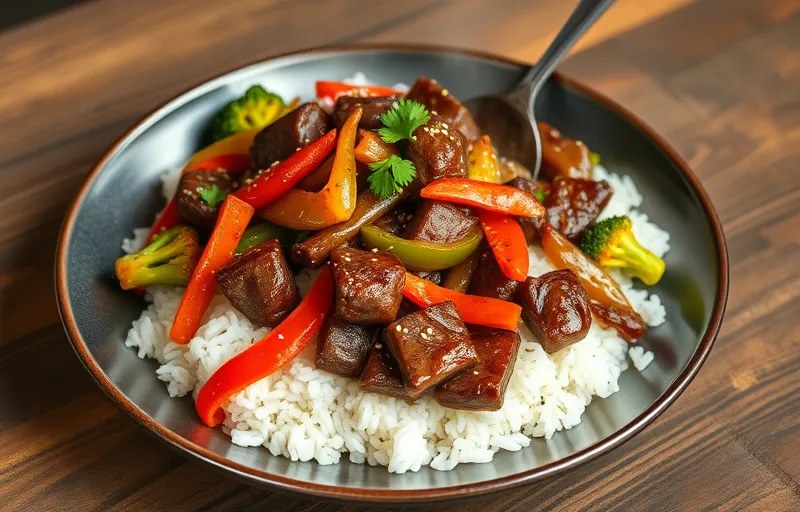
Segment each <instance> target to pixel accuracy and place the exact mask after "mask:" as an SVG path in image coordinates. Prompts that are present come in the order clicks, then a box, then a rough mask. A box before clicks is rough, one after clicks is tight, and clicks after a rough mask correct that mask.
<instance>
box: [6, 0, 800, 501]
mask: <svg viewBox="0 0 800 512" xmlns="http://www.w3.org/2000/svg"><path fill="white" fill-rule="evenodd" d="M571 7H572V5H571V2H563V1H562V0H539V1H534V0H503V1H488V0H464V1H459V2H456V1H440V0H404V1H403V2H392V3H389V2H376V1H375V0H352V1H347V2H338V1H337V2H332V1H323V0H319V1H310V0H292V1H281V0H246V1H233V0H228V1H225V2H218V1H214V0H197V1H188V0H181V1H170V2H162V1H161V0H137V1H128V0H97V1H93V2H89V3H86V4H82V5H80V6H78V7H76V8H74V9H69V10H66V11H62V12H59V13H57V14H55V15H53V16H50V17H47V18H44V19H41V20H38V21H35V22H31V23H27V24H25V25H22V26H20V27H17V28H13V29H9V30H6V31H4V32H0V509H2V510H14V509H27V510H55V509H73V510H84V509H103V508H114V509H121V510H126V509H127V510H140V509H145V510H161V509H169V510H196V509H203V510H251V509H252V510H256V509H262V508H263V509H270V510H301V509H313V510H318V511H323V510H337V509H339V508H340V507H341V506H340V505H336V504H329V503H321V502H314V501H310V500H307V499H305V498H299V497H293V496H278V495H274V494H271V493H269V492H264V491H260V490H256V489H252V488H249V487H247V486H245V485H243V484H241V483H240V482H237V481H233V480H228V479H226V478H224V477H221V476H220V475H219V474H217V473H216V472H212V471H211V470H209V469H208V468H206V467H204V466H201V465H200V464H197V463H194V462H190V461H187V460H185V459H183V458H182V457H180V456H178V455H176V454H175V453H174V452H173V451H171V450H168V449H167V448H165V447H164V446H163V445H162V444H160V443H159V442H157V441H156V440H154V439H153V438H151V437H150V436H148V435H147V434H145V432H144V431H143V429H141V428H140V427H138V426H136V425H135V424H134V422H133V421H131V420H130V419H129V418H128V417H126V416H125V415H123V414H122V413H121V412H120V411H118V410H117V409H116V408H115V407H114V406H113V405H112V404H111V403H110V402H109V401H108V400H107V399H106V398H105V397H104V396H103V395H102V394H101V393H100V391H99V390H98V389H97V388H96V387H95V385H94V384H93V382H92V381H91V380H90V378H89V377H88V375H87V374H86V372H84V370H83V369H82V368H81V367H80V364H79V363H78V361H77V359H76V357H75V356H74V355H73V353H72V350H71V348H70V347H69V345H68V343H67V340H66V337H65V335H64V333H63V331H62V328H61V325H60V323H59V320H58V315H57V309H56V305H55V301H54V293H53V256H54V248H55V239H56V235H57V233H58V229H59V225H60V222H61V219H62V216H63V214H64V211H65V209H66V207H67V205H68V203H69V201H70V199H71V197H72V196H73V194H74V193H75V192H76V190H77V188H78V187H79V185H80V183H81V182H82V180H83V179H84V177H85V175H86V173H87V172H88V170H89V169H90V167H91V166H92V164H93V163H94V162H95V161H96V160H97V158H98V157H99V156H100V155H101V154H102V152H103V151H104V150H105V149H106V148H107V147H108V146H109V145H110V144H111V143H112V142H113V141H114V140H115V139H116V138H117V137H118V136H119V135H120V134H122V133H123V131H124V130H125V129H126V128H127V127H128V126H130V125H131V124H132V123H134V122H135V121H136V120H138V119H139V118H140V117H141V116H142V115H143V114H145V113H146V112H148V111H150V110H151V109H152V108H154V107H155V106H157V105H159V104H160V103H162V102H163V101H165V100H166V99H168V98H170V97H171V96H173V95H174V94H176V93H178V92H180V91H181V90H183V89H185V88H186V87H188V86H189V85H191V84H194V83H195V82H198V81H199V80H202V79H203V78H205V77H207V76H209V75H212V74H214V73H216V72H218V71H220V70H223V69H228V68H231V67H233V66H236V65H239V64H242V63H245V62H248V61H252V60H254V59H256V58H260V57H267V56H269V55H272V54H276V53H279V52H285V51H289V50H293V49H298V48H301V47H308V46H314V45H322V44H333V43H336V44H343V43H348V42H355V41H377V40H380V41H402V42H433V43H443V44H450V45H460V46H465V47H471V48H480V49H485V50H489V51H494V52H499V53H504V54H507V55H511V56H514V57H517V58H521V59H525V60H528V61H533V60H535V59H536V58H537V56H538V55H539V54H540V52H541V51H542V49H543V48H544V46H545V45H546V43H547V41H548V40H549V39H550V38H551V37H552V35H553V33H554V32H555V30H556V29H557V28H558V26H559V25H560V23H561V22H562V20H563V19H564V18H565V17H566V15H567V13H568V12H569V10H570V9H571ZM561 69H562V71H564V72H565V73H567V74H568V75H570V76H573V77H575V78H578V79H580V80H583V81H586V82H588V83H590V84H593V85H594V86H595V87H596V88H598V89H599V90H601V91H602V92H604V93H606V94H609V95H610V96H612V97H613V98H615V99H617V100H618V101H620V102H621V103H622V104H623V105H625V106H627V107H628V108H630V109H631V110H633V111H634V112H635V113H637V114H638V115H640V116H641V117H642V118H644V120H645V121H647V122H648V123H650V124H651V125H653V126H654V127H655V128H656V129H657V130H658V131H660V132H661V133H663V134H664V135H665V137H666V138H667V140H668V141H669V142H670V143H672V144H673V145H674V146H675V147H676V148H677V149H678V151H679V152H680V153H681V154H682V155H683V156H684V157H685V158H686V159H687V161H688V162H689V163H690V165H691V166H692V167H693V168H694V169H695V170H696V172H697V173H698V175H699V176H700V178H701V180H702V182H703V184H704V185H705V187H706V189H707V190H708V192H709V193H710V195H711V198H712V199H713V201H714V203H715V205H716V207H717V210H718V212H719V215H720V217H721V219H722V221H723V224H724V226H725V230H726V234H727V239H728V246H729V251H730V257H731V263H732V266H731V278H732V283H731V284H732V286H731V293H730V300H729V303H728V313H727V315H726V318H725V322H724V324H723V328H722V333H721V335H720V337H719V340H718V342H717V344H716V347H715V348H714V350H713V352H712V354H711V356H710V358H709V360H708V362H707V363H706V365H705V367H704V368H703V369H702V371H701V372H700V374H699V376H698V377H697V379H696V380H695V381H694V383H693V384H692V385H691V386H690V387H689V389H688V391H687V392H686V393H684V394H683V396H681V397H680V399H679V400H678V401H677V403H676V404H675V405H674V406H673V407H672V408H670V409H669V410H668V411H667V412H666V413H665V414H664V415H663V416H662V417H661V418H659V419H658V420H657V421H656V422H655V423H654V424H652V425H651V426H650V427H648V428H647V429H646V430H645V431H644V432H643V433H642V434H640V435H639V436H637V437H636V438H635V439H633V440H632V441H631V442H629V443H627V444H625V445H624V446H623V447H621V448H619V449H617V450H615V451H613V452H611V453H609V454H607V455H605V456H603V457H601V458H599V459H597V460H595V461H593V462H592V463H590V464H587V465H585V466H583V467H581V468H579V469H577V470H575V471H572V472H570V473H569V474H565V475H563V476H560V477H558V478H554V479H551V480H549V481H546V482H544V483H541V484H538V485H533V486H528V487H522V488H518V489H515V490H512V491H507V492H503V493H501V494H497V495H493V496H487V497H481V498H475V499H471V500H468V501H465V502H461V503H455V504H445V505H443V506H435V507H434V506H431V507H429V509H431V510H433V509H440V508H443V509H446V510H464V509H469V510H476V511H479V510H518V511H522V510H531V509H563V510H580V509H583V510H604V509H624V510H712V509H723V510H742V509H750V510H769V511H782V510H787V511H788V510H800V343H799V342H800V329H798V327H800V300H798V296H800V169H799V162H800V1H798V0H660V1H658V2H646V1H644V0H618V2H617V4H616V5H615V6H614V7H613V8H612V9H611V10H610V11H609V13H608V14H607V15H606V17H604V18H603V19H602V20H601V21H600V22H599V24H598V25H597V26H596V27H595V28H593V29H592V31H591V32H590V33H589V34H587V36H586V37H585V39H584V40H582V41H581V42H580V44H579V46H578V47H577V48H576V51H575V52H574V54H573V56H572V57H571V58H570V59H569V60H568V61H567V62H566V63H565V64H564V65H563V66H562V67H561Z"/></svg>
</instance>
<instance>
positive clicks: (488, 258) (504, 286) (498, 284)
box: [467, 251, 520, 302]
mask: <svg viewBox="0 0 800 512" xmlns="http://www.w3.org/2000/svg"><path fill="white" fill-rule="evenodd" d="M519 285H520V282H519V281H514V280H513V279H509V278H508V277H507V276H506V275H505V274H504V273H503V271H502V269H500V265H499V264H498V263H497V258H495V257H494V254H492V251H487V252H485V253H484V254H481V256H480V258H478V268H476V269H475V272H474V273H473V274H472V279H471V280H470V282H469V288H468V289H467V293H468V294H470V295H481V296H483V297H492V298H494V299H500V300H505V301H509V302H512V301H513V300H514V297H516V294H517V288H519Z"/></svg>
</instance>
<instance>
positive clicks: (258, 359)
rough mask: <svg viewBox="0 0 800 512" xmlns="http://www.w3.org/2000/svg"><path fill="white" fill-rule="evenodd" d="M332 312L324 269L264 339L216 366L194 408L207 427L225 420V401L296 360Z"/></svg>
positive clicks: (330, 289)
mask: <svg viewBox="0 0 800 512" xmlns="http://www.w3.org/2000/svg"><path fill="white" fill-rule="evenodd" d="M332 309H333V278H332V277H331V269H330V267H328V266H325V267H324V268H323V269H322V272H320V273H319V275H318V276H317V279H316V281H314V285H313V286H312V287H311V290H309V292H308V294H307V295H306V296H305V298H303V301H302V302H301V303H300V305H299V306H297V308H295V310H294V311H292V312H291V313H290V314H289V316H288V317H286V319H285V320H284V321H283V322H281V323H280V324H279V325H278V326H277V327H275V328H274V329H273V330H272V331H270V332H269V334H267V335H266V336H265V337H264V338H262V339H261V340H259V341H257V342H255V343H254V344H253V345H251V346H250V347H248V348H247V349H245V350H244V352H241V353H239V354H238V355H236V356H235V357H233V358H232V359H230V360H228V361H227V362H226V363H225V364H223V365H222V366H220V367H219V369H217V371H216V372H214V374H213V375H212V376H211V378H210V379H208V381H207V382H206V383H205V384H204V385H203V387H202V388H200V392H199V393H198V394H197V401H196V402H195V408H196V409H197V414H199V415H200V419H201V420H203V423H205V424H206V425H208V426H209V427H214V426H217V425H219V424H220V423H222V422H223V421H224V420H225V412H224V411H223V410H222V409H221V408H220V407H221V406H222V404H223V403H224V402H225V400H228V399H229V398H230V397H231V395H234V394H236V393H238V392H240V391H242V390H243V389H245V388H246V387H247V386H249V385H251V384H253V383H254V382H257V381H259V380H261V379H263V378H264V377H267V376H268V375H270V374H272V373H274V372H276V371H278V370H279V369H280V368H281V367H283V366H284V365H285V364H286V363H288V362H290V361H291V360H292V359H294V358H295V357H297V354H299V353H300V352H301V351H302V350H303V349H304V348H305V347H306V345H308V342H309V341H310V340H311V338H313V337H314V335H315V334H316V333H317V331H319V329H320V327H321V326H322V323H323V322H324V321H325V317H327V316H328V314H330V312H331V310H332Z"/></svg>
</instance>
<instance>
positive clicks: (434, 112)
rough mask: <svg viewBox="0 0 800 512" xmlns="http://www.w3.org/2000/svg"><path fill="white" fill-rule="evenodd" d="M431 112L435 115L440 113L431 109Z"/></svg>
mask: <svg viewBox="0 0 800 512" xmlns="http://www.w3.org/2000/svg"><path fill="white" fill-rule="evenodd" d="M431 114H433V115H435V116H438V115H439V113H438V112H436V111H435V110H431Z"/></svg>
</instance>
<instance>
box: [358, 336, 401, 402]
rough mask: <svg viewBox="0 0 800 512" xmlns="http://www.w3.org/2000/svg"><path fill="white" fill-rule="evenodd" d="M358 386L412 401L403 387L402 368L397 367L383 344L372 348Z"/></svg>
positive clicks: (365, 389) (377, 344)
mask: <svg viewBox="0 0 800 512" xmlns="http://www.w3.org/2000/svg"><path fill="white" fill-rule="evenodd" d="M358 384H359V386H361V389H363V390H364V391H370V392H372V393H380V394H382V395H389V396H393V397H396V398H401V399H403V400H410V399H411V395H410V394H409V392H408V391H407V390H406V388H405V386H404V385H403V376H402V374H401V373H400V367H399V366H397V361H395V360H394V357H393V356H392V354H390V353H389V350H388V349H387V348H386V347H385V346H384V345H383V344H382V343H376V344H375V345H374V346H373V347H372V350H371V351H370V353H369V358H368V359H367V365H366V366H365V367H364V371H363V372H361V378H360V379H359V380H358Z"/></svg>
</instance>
